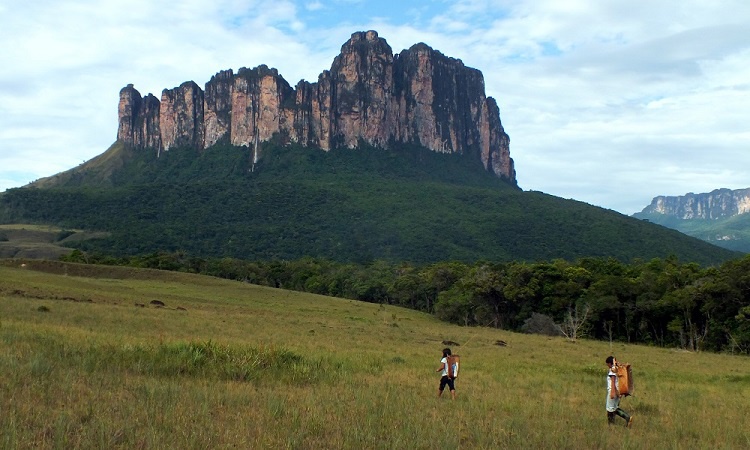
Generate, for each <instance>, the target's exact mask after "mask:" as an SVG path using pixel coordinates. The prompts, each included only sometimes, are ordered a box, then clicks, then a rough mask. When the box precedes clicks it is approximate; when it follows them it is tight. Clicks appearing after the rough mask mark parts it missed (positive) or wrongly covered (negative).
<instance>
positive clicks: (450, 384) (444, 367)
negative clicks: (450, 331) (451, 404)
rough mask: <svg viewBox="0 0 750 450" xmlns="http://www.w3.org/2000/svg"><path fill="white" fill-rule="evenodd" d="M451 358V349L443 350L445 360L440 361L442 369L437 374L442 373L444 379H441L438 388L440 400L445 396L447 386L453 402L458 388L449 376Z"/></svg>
mask: <svg viewBox="0 0 750 450" xmlns="http://www.w3.org/2000/svg"><path fill="white" fill-rule="evenodd" d="M450 356H451V349H449V348H444V349H443V359H441V360H440V367H439V368H438V370H436V371H435V372H442V377H441V378H440V387H439V388H438V398H440V397H441V396H442V395H443V391H444V390H445V386H446V385H448V388H449V389H450V391H451V400H455V399H456V387H455V384H454V383H453V382H454V379H453V378H451V377H450V376H448V370H449V364H448V358H449V357H450Z"/></svg>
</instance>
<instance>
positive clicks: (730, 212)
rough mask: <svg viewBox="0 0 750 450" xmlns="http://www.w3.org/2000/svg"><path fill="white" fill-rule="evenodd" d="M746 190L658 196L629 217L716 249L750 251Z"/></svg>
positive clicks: (749, 196)
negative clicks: (669, 229)
mask: <svg viewBox="0 0 750 450" xmlns="http://www.w3.org/2000/svg"><path fill="white" fill-rule="evenodd" d="M748 212H750V188H744V189H728V188H719V189H714V190H713V191H711V192H705V193H699V194H694V193H692V192H689V193H687V194H685V195H679V196H665V195H660V196H657V197H654V199H653V200H652V201H651V203H650V204H649V205H648V206H646V207H645V208H643V210H642V211H641V212H638V213H635V214H633V217H635V218H637V219H642V220H648V221H651V222H653V223H657V224H660V225H663V226H665V227H669V228H672V229H674V230H677V231H680V232H681V233H685V234H686V235H688V236H693V237H696V238H698V239H701V240H704V241H706V242H709V243H711V244H714V245H717V246H719V247H723V248H727V249H730V250H734V251H740V252H745V253H747V252H750V214H747V213H748Z"/></svg>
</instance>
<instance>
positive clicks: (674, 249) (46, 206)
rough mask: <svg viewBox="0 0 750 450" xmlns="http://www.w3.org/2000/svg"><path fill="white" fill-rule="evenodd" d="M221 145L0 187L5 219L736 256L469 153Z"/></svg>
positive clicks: (127, 152) (165, 246)
mask: <svg viewBox="0 0 750 450" xmlns="http://www.w3.org/2000/svg"><path fill="white" fill-rule="evenodd" d="M261 155H262V157H261V159H260V161H259V162H258V163H257V164H253V163H252V160H251V158H250V152H249V151H248V149H247V148H243V147H233V146H229V145H224V144H222V145H217V146H214V147H212V148H209V149H207V150H205V151H202V152H198V151H196V150H194V149H189V148H177V149H171V150H169V151H168V152H164V153H162V155H161V156H160V157H158V158H157V157H156V155H155V152H153V151H150V150H143V151H135V150H133V149H129V148H127V147H125V146H123V145H121V144H119V143H118V144H115V145H114V146H113V147H112V148H110V150H108V151H107V152H105V153H104V154H102V155H100V157H97V158H95V159H94V160H92V161H90V162H88V163H86V164H84V165H82V166H80V167H78V168H76V169H73V170H71V171H68V172H65V173H62V174H59V175H57V176H55V177H52V178H50V179H46V180H41V181H40V182H38V183H36V185H35V186H33V187H29V188H19V189H11V190H8V191H7V192H5V193H4V194H2V195H0V223H33V224H51V225H55V226H59V227H62V228H68V229H85V230H92V231H106V232H108V233H109V237H108V238H104V239H97V240H88V241H83V242H80V243H78V244H75V245H76V246H77V247H78V248H79V249H81V250H83V251H86V252H101V253H105V254H112V255H125V256H133V255H142V254H146V253H151V252H156V251H168V252H174V251H185V252H188V253H189V254H192V255H198V256H201V257H231V258H237V259H244V260H276V259H279V260H293V259H299V258H302V257H305V256H314V257H321V258H327V259H331V260H334V261H342V262H358V263H367V262H369V261H374V260H387V261H392V262H396V261H409V262H412V263H419V264H423V263H430V262H438V261H446V260H455V261H462V262H467V263H471V262H473V261H477V260H488V261H504V262H509V261H530V262H533V261H543V260H551V259H555V258H561V259H566V260H574V259H576V258H582V257H614V258H617V259H619V260H621V261H625V262H627V261H631V260H633V259H636V258H640V259H651V258H664V257H667V256H669V255H675V256H677V257H678V258H680V260H684V261H694V262H697V263H699V264H702V265H706V264H716V263H720V262H722V261H726V260H728V259H731V258H734V257H737V254H736V253H733V252H731V251H728V250H725V249H721V248H718V247H716V246H712V245H710V244H707V243H705V242H702V241H700V240H698V239H694V238H690V237H687V236H685V235H683V234H681V233H678V232H676V231H674V230H670V229H667V228H665V227H662V226H658V225H654V224H651V223H648V222H645V221H641V220H636V219H633V218H630V217H627V216H625V215H622V214H619V213H617V212H615V211H611V210H606V209H602V208H598V207H595V206H592V205H588V204H586V203H583V202H579V201H575V200H570V199H562V198H559V197H555V196H552V195H547V194H544V193H541V192H529V191H526V192H525V191H522V190H521V189H519V188H518V187H517V186H513V185H510V184H508V183H506V182H504V181H503V180H501V179H499V178H497V177H495V176H493V175H491V174H490V173H488V172H487V171H486V170H484V168H483V167H482V165H481V163H479V162H478V161H477V160H476V159H474V158H467V157H463V156H462V155H450V154H440V153H436V152H431V151H428V150H426V149H423V148H420V147H416V146H414V147H409V146H400V147H398V148H394V149H391V150H384V149H378V148H371V147H367V146H366V145H362V146H361V147H360V148H358V149H338V150H332V151H329V152H323V151H321V150H319V149H309V148H302V147H299V146H295V145H281V144H279V143H278V142H277V141H271V142H267V143H264V145H262V146H261Z"/></svg>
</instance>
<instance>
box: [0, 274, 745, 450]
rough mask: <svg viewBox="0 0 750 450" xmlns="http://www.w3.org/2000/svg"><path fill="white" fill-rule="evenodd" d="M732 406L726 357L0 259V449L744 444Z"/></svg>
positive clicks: (736, 393) (739, 391) (733, 385)
mask: <svg viewBox="0 0 750 450" xmlns="http://www.w3.org/2000/svg"><path fill="white" fill-rule="evenodd" d="M22 264H24V267H21V265H22ZM152 300H159V301H161V302H162V303H164V306H163V307H157V306H155V305H152V304H151V301H152ZM139 305H143V306H139ZM444 340H451V341H456V342H458V343H460V344H461V345H460V346H452V348H453V350H454V352H455V353H458V354H460V355H461V361H462V373H461V376H460V377H459V379H458V381H457V392H458V398H457V400H456V401H451V400H450V396H448V395H447V394H446V395H445V396H444V397H443V398H441V399H438V398H437V395H436V394H437V384H438V379H439V377H438V374H437V373H436V372H435V369H436V368H437V366H438V365H439V359H440V356H441V355H440V352H441V349H442V348H443V347H444V345H443V344H442V341H444ZM500 340H501V341H504V342H505V343H507V345H506V346H500V345H496V344H497V341H500ZM611 353H614V354H615V356H617V357H618V358H619V359H621V360H624V361H628V362H630V363H632V364H633V366H634V373H635V380H636V392H635V395H634V396H633V397H629V398H626V399H624V400H623V407H624V408H625V409H626V410H628V411H629V412H631V413H633V414H634V417H635V420H634V426H633V428H631V429H629V430H628V429H626V428H625V427H623V426H622V425H623V423H624V422H623V421H622V420H621V419H619V418H618V422H617V425H618V426H617V427H609V426H608V425H607V422H606V413H605V410H604V401H605V373H606V372H605V365H604V359H605V358H606V356H608V355H609V354H611ZM749 405H750V359H748V358H747V357H742V356H731V355H719V354H708V353H688V352H680V351H675V350H670V349H660V348H652V347H645V346H631V345H625V344H622V343H615V344H613V345H611V346H610V344H609V343H606V342H594V341H587V340H579V341H578V342H577V343H569V342H567V341H565V340H564V339H560V338H547V337H541V336H531V335H522V334H515V333H510V332H503V331H498V330H493V329H480V328H464V327H458V326H453V325H449V324H445V323H441V322H439V321H437V320H436V319H434V318H433V317H431V316H429V315H426V314H422V313H418V312H415V311H410V310H406V309H400V308H395V307H391V306H381V305H374V304H368V303H361V302H356V301H350V300H343V299H334V298H328V297H322V296H316V295H311V294H305V293H296V292H290V291H284V290H278V289H271V288H265V287H259V286H254V285H249V284H243V283H238V282H230V281H224V280H219V279H215V278H209V277H204V276H196V275H189V274H180V273H170V272H158V271H149V270H136V269H126V268H112V267H97V266H85V265H75V264H62V263H52V262H41V261H23V262H22V261H16V260H6V261H4V263H3V264H0V447H1V448H66V449H67V448H180V449H191V448H195V449H199V448H200V449H205V448H542V447H546V448H571V449H573V448H576V449H581V448H587V449H588V448H605V447H606V448H612V447H613V446H614V447H616V448H638V449H640V448H659V449H670V448H675V449H676V448H690V449H693V448H707V449H708V448H710V449H715V448H748V447H750V431H748V430H750V419H748V415H747V410H748V406H749Z"/></svg>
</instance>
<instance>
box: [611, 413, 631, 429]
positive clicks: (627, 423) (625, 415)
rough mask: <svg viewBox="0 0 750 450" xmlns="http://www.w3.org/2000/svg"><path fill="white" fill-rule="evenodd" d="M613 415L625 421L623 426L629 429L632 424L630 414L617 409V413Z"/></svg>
mask: <svg viewBox="0 0 750 450" xmlns="http://www.w3.org/2000/svg"><path fill="white" fill-rule="evenodd" d="M615 413H616V414H617V415H618V416H620V417H622V418H623V419H625V426H626V427H629V426H630V425H631V424H632V423H633V418H632V417H631V416H630V414H628V413H626V412H625V411H624V410H623V409H622V408H617V411H615Z"/></svg>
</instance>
